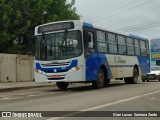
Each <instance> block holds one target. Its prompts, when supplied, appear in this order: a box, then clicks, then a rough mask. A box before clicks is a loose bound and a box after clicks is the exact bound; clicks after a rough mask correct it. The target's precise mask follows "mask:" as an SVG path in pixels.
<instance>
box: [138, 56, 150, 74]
mask: <svg viewBox="0 0 160 120" xmlns="http://www.w3.org/2000/svg"><path fill="white" fill-rule="evenodd" d="M138 61H139V67H140V69H141V73H142V75H144V74H146V73H149V72H150V59H149V57H146V56H138Z"/></svg>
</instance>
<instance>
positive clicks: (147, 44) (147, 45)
mask: <svg viewBox="0 0 160 120" xmlns="http://www.w3.org/2000/svg"><path fill="white" fill-rule="evenodd" d="M146 48H147V55H149V54H150V53H149V42H148V41H147V42H146Z"/></svg>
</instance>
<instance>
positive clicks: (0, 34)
mask: <svg viewBox="0 0 160 120" xmlns="http://www.w3.org/2000/svg"><path fill="white" fill-rule="evenodd" d="M74 3H75V1H74V0H72V1H71V2H70V3H68V2H66V0H0V16H1V17H0V52H8V53H20V54H28V53H29V52H31V53H34V48H35V47H34V45H33V44H34V28H35V27H36V26H38V25H40V24H44V23H48V22H54V21H62V20H69V19H72V20H77V19H80V16H79V15H78V14H77V13H76V8H75V7H73V5H74Z"/></svg>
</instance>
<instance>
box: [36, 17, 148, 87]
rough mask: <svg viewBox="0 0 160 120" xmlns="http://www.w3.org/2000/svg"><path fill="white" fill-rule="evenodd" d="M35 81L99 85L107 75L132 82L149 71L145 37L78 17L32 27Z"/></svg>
mask: <svg viewBox="0 0 160 120" xmlns="http://www.w3.org/2000/svg"><path fill="white" fill-rule="evenodd" d="M35 37H36V55H35V82H39V83H46V82H48V83H56V85H57V87H58V88H59V89H66V88H67V87H68V85H69V83H92V85H93V87H94V88H102V87H104V86H106V85H108V84H109V82H110V80H111V79H115V80H117V79H119V80H124V81H125V83H126V84H136V83H137V81H138V80H139V79H141V78H142V77H143V75H145V74H146V73H148V72H149V71H150V52H149V40H148V39H147V38H144V37H141V36H137V35H133V34H128V33H121V32H117V31H113V30H109V29H103V28H99V27H96V26H94V25H93V24H91V23H87V22H81V21H79V20H68V21H59V22H52V23H47V24H43V25H40V26H37V27H36V28H35Z"/></svg>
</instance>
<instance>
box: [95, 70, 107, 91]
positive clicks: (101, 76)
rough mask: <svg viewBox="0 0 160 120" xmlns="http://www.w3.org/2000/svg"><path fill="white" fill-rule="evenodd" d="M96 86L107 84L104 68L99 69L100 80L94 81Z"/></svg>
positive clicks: (100, 86)
mask: <svg viewBox="0 0 160 120" xmlns="http://www.w3.org/2000/svg"><path fill="white" fill-rule="evenodd" d="M92 85H93V87H94V88H102V87H104V85H105V75H104V71H103V69H101V68H100V69H99V71H98V80H96V81H94V82H92Z"/></svg>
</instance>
